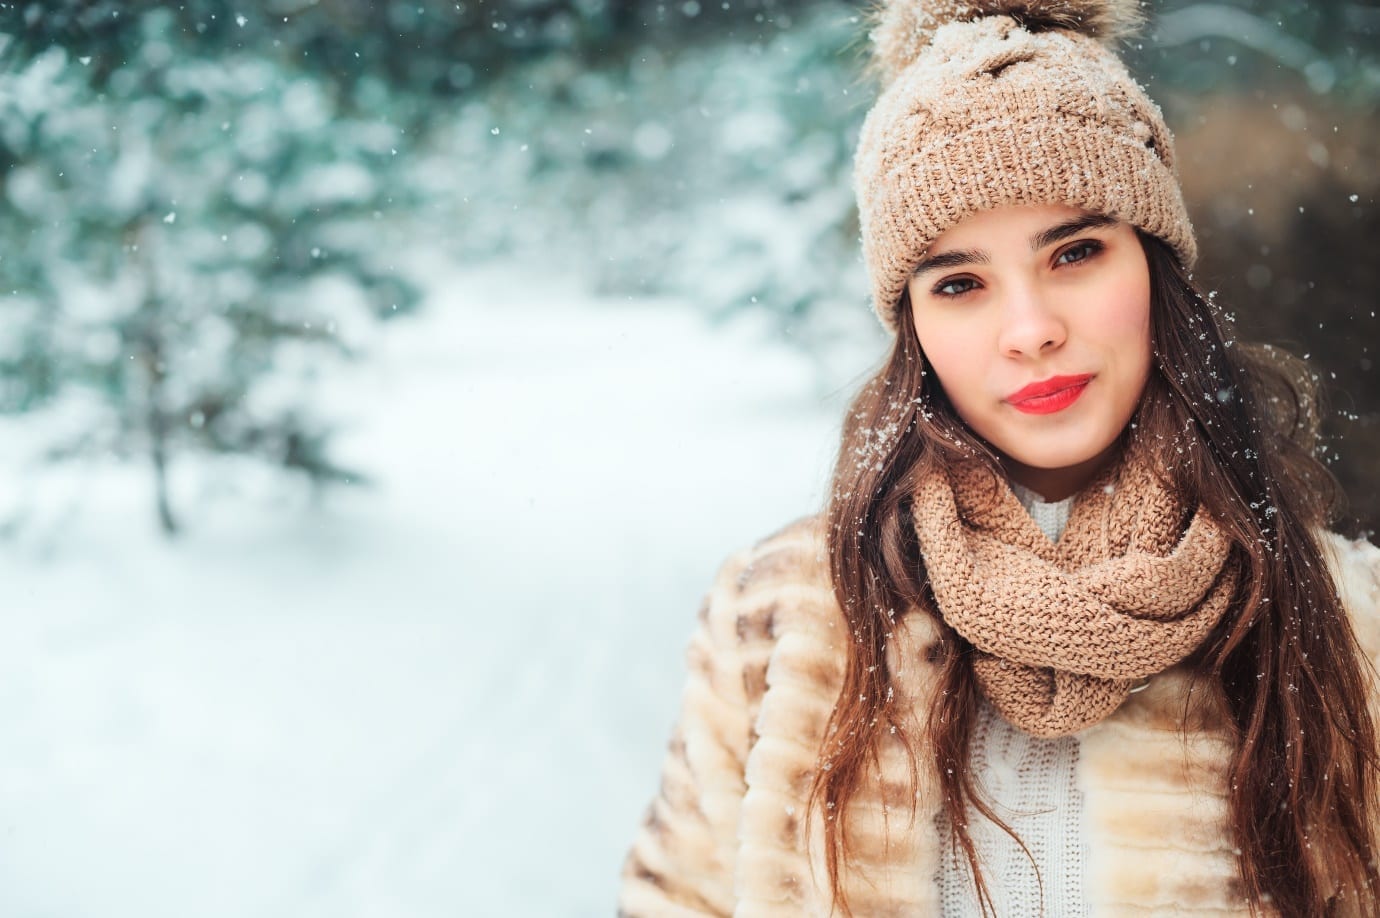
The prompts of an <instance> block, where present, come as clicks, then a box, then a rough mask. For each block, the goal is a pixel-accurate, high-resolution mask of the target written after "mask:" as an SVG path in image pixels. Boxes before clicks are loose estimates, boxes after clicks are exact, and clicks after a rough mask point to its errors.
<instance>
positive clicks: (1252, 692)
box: [620, 0, 1380, 916]
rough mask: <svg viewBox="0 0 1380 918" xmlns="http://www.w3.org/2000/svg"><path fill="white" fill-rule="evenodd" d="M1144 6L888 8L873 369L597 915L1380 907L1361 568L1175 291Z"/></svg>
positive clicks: (1261, 411) (715, 619)
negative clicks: (809, 508) (830, 484)
mask: <svg viewBox="0 0 1380 918" xmlns="http://www.w3.org/2000/svg"><path fill="white" fill-rule="evenodd" d="M1134 9H1135V4H1134V3H1133V2H1108V0H1104V2H1093V0H944V2H940V0H932V2H929V3H927V4H924V3H911V4H900V3H896V4H893V5H891V6H889V7H884V8H882V9H881V10H879V11H878V13H877V14H876V21H875V23H874V25H875V29H874V30H873V32H872V38H873V41H874V51H875V57H876V64H877V70H878V72H879V73H880V75H881V77H882V80H883V83H884V91H883V92H882V94H881V96H880V98H879V99H878V101H877V103H876V105H875V107H874V108H873V109H872V111H870V112H869V114H868V117H867V119H866V121H865V123H864V125H863V129H862V135H861V138H860V141H859V146H858V152H857V158H856V163H855V169H856V186H857V192H858V204H859V212H860V215H861V223H862V233H863V253H864V257H865V260H866V262H867V266H868V271H869V275H870V278H871V281H872V285H873V291H872V296H873V304H874V307H875V308H876V309H877V312H878V314H879V316H880V317H881V319H882V321H883V323H884V324H885V325H886V326H887V328H888V329H889V330H891V331H892V332H894V333H895V336H896V337H895V343H894V347H893V349H892V352H891V355H890V357H889V359H888V361H887V362H886V365H885V366H884V367H883V369H882V370H881V371H880V372H879V373H878V374H877V375H876V377H875V378H874V379H872V380H871V381H870V382H869V383H868V384H867V385H866V386H865V387H864V389H863V391H862V393H861V394H860V395H859V396H858V398H857V399H856V401H855V402H854V404H853V406H852V407H851V409H850V412H849V415H848V417H847V419H846V423H845V425H844V433H843V442H842V445H841V448H840V453H839V460H838V463H837V466H836V470H835V477H834V490H833V495H832V498H831V500H830V503H829V506H828V508H827V510H826V511H825V512H824V513H823V514H821V515H820V516H819V517H817V518H811V519H806V520H802V521H800V522H798V523H796V524H793V525H791V526H789V527H787V528H786V529H784V530H782V531H781V532H779V533H777V534H775V535H773V536H771V537H769V538H767V539H766V540H764V541H762V542H760V543H758V544H757V545H756V546H753V547H752V548H751V549H749V550H747V551H745V552H743V553H741V554H739V555H738V556H736V557H735V558H733V559H731V560H730V561H729V562H728V563H727V564H726V565H725V567H724V569H723V570H722V572H721V573H720V575H719V577H718V579H717V581H716V583H715V585H714V587H713V589H712V590H711V592H710V594H709V596H708V598H707V601H706V603H705V605H704V606H703V608H702V609H701V612H700V626H699V629H698V631H697V633H696V636H695V638H694V641H693V643H692V645H691V648H690V652H689V663H690V679H689V682H688V684H687V687H686V692H685V698H684V707H683V710H682V712H681V717H680V720H679V723H678V726H677V729H676V732H675V734H674V736H673V738H672V741H671V747H670V753H669V755H668V756H667V759H666V764H665V767H664V771H663V778H662V786H661V792H660V794H659V795H658V797H657V798H656V799H655V800H654V801H653V803H652V805H651V807H650V808H649V810H648V813H647V817H646V820H645V821H644V825H643V828H642V830H641V832H640V833H639V835H638V837H637V839H636V841H635V843H634V845H633V848H632V851H631V852H630V854H629V856H628V858H627V861H626V864H625V867H624V874H623V876H624V885H623V890H622V895H621V897H620V910H621V913H622V914H625V915H629V916H642V915H690V914H713V915H729V914H732V915H738V916H743V915H826V914H830V913H832V912H834V911H838V912H839V913H841V914H845V915H849V914H851V915H859V916H893V915H894V916H901V915H906V916H913V915H945V916H948V915H977V914H993V915H1002V916H1006V915H1021V916H1023V915H1033V914H1045V915H1050V916H1054V915H1112V914H1114V915H1155V914H1161V915H1171V914H1172V915H1178V914H1192V913H1212V914H1242V915H1246V914H1253V913H1254V914H1277V915H1284V916H1317V915H1328V914H1344V915H1377V914H1380V898H1377V893H1378V892H1380V876H1377V869H1376V863H1375V862H1376V853H1377V852H1376V837H1375V829H1376V825H1377V821H1378V820H1380V808H1378V806H1377V801H1376V787H1377V781H1376V777H1377V773H1376V769H1377V754H1376V731H1375V726H1374V723H1373V720H1372V715H1371V707H1370V706H1371V705H1372V704H1373V703H1374V702H1375V699H1376V692H1375V689H1374V685H1373V683H1372V681H1371V680H1372V679H1373V678H1374V669H1373V664H1372V660H1373V659H1374V657H1375V655H1376V653H1377V652H1378V651H1380V610H1378V609H1377V607H1378V606H1380V550H1377V549H1376V548H1375V547H1374V546H1371V545H1369V544H1368V543H1365V542H1356V543H1352V542H1348V541H1347V540H1345V539H1343V538H1341V537H1339V536H1336V535H1333V534H1330V533H1328V532H1327V531H1326V530H1325V528H1324V526H1325V524H1326V521H1327V518H1328V514H1329V512H1330V509H1331V501H1332V496H1333V494H1332V489H1331V479H1330V477H1329V476H1328V474H1327V472H1326V470H1325V469H1324V468H1323V467H1322V466H1321V465H1320V464H1319V463H1318V462H1317V461H1316V460H1315V459H1314V458H1313V451H1312V446H1313V440H1314V438H1315V435H1316V426H1315V422H1316V418H1315V413H1314V412H1313V411H1312V410H1311V408H1312V405H1313V401H1312V396H1311V393H1309V392H1308V391H1307V390H1306V389H1305V388H1304V382H1303V381H1304V380H1306V378H1307V377H1306V374H1303V373H1301V372H1299V367H1298V365H1297V364H1296V363H1295V362H1294V361H1292V360H1290V359H1286V358H1284V357H1283V356H1282V355H1279V354H1277V353H1275V352H1271V351H1269V349H1259V350H1254V349H1250V348H1248V347H1246V346H1244V345H1240V344H1235V345H1234V343H1233V342H1232V341H1231V340H1230V338H1228V337H1225V336H1224V332H1223V328H1222V326H1221V325H1220V323H1219V320H1218V318H1217V313H1216V311H1215V310H1214V309H1213V308H1212V307H1211V305H1210V304H1209V302H1208V300H1207V298H1206V297H1204V296H1202V295H1201V293H1200V291H1199V290H1198V289H1197V288H1196V287H1195V286H1194V284H1193V282H1192V280H1191V278H1190V276H1189V274H1188V269H1189V267H1190V266H1191V265H1192V263H1193V261H1194V259H1195V257H1196V244H1195V240H1194V237H1193V231H1192V228H1191V226H1190V224H1189V221H1188V217H1187V214H1186V212H1185V210H1184V205H1183V200H1182V196H1181V194H1180V191H1179V187H1178V182H1177V178H1176V174H1175V171H1174V170H1175V165H1174V158H1173V157H1174V154H1173V146H1172V140H1171V138H1170V135H1169V133H1168V131H1167V129H1166V128H1165V125H1164V122H1163V119H1162V117H1161V114H1160V112H1159V110H1158V108H1157V107H1156V106H1155V105H1154V103H1153V102H1151V101H1150V100H1149V99H1148V98H1147V97H1146V96H1145V95H1144V93H1143V91H1142V90H1141V88H1140V87H1139V86H1138V85H1137V84H1136V83H1135V81H1134V80H1133V79H1131V77H1130V76H1129V75H1128V74H1127V72H1126V70H1125V68H1124V65H1123V64H1122V63H1121V62H1120V60H1119V59H1118V58H1117V57H1116V55H1115V53H1114V52H1113V51H1112V50H1111V48H1110V43H1111V42H1112V41H1113V40H1114V39H1116V38H1118V37H1120V36H1122V35H1124V34H1126V33H1127V31H1128V30H1129V29H1130V27H1132V26H1133V25H1134V22H1133V21H1132V13H1133V12H1134Z"/></svg>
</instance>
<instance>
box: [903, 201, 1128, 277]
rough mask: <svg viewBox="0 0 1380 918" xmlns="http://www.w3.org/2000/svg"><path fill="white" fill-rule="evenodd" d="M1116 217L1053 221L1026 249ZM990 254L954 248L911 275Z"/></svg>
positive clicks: (982, 260)
mask: <svg viewBox="0 0 1380 918" xmlns="http://www.w3.org/2000/svg"><path fill="white" fill-rule="evenodd" d="M1117 222H1118V221H1117V220H1116V218H1114V217H1108V216H1106V215H1105V214H1086V215H1084V216H1081V217H1074V218H1073V219H1071V220H1065V221H1064V222H1063V223H1056V224H1055V225H1054V226H1051V227H1048V228H1046V229H1042V230H1040V231H1039V232H1038V233H1036V234H1035V235H1034V236H1031V237H1030V251H1032V252H1038V251H1039V250H1040V249H1043V248H1044V247H1045V246H1049V245H1053V244H1054V243H1056V242H1062V241H1064V240H1065V239H1068V238H1069V237H1070V236H1077V235H1078V234H1079V233H1081V232H1083V231H1084V230H1089V229H1100V228H1102V227H1107V226H1116V224H1117ZM991 263H992V259H991V257H990V256H989V255H988V254H987V253H986V252H985V251H983V250H982V249H957V250H955V251H953V252H945V253H943V254H942V255H932V256H930V257H928V258H926V259H924V260H923V261H921V262H920V264H919V265H917V266H916V268H915V271H913V272H912V273H911V277H919V276H920V275H921V274H924V273H925V272H927V271H941V270H944V269H946V268H957V267H960V266H962V265H986V264H991Z"/></svg>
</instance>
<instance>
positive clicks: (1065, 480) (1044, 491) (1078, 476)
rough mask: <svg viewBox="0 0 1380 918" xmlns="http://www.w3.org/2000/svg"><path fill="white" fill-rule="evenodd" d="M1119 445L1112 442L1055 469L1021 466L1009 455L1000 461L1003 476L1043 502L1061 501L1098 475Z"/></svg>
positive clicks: (1112, 457)
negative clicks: (1088, 455)
mask: <svg viewBox="0 0 1380 918" xmlns="http://www.w3.org/2000/svg"><path fill="white" fill-rule="evenodd" d="M1118 446H1119V444H1117V443H1113V444H1112V445H1111V446H1109V447H1107V448H1106V449H1104V450H1103V451H1102V452H1100V453H1098V454H1097V455H1096V456H1093V457H1092V458H1091V459H1087V460H1084V461H1083V462H1080V463H1078V464H1077V465H1070V466H1064V467H1063V468H1057V469H1042V468H1038V467H1036V466H1033V465H1024V464H1022V463H1020V462H1017V461H1016V460H1015V459H1012V458H1010V457H1009V456H1006V457H1003V458H1002V467H1003V468H1004V469H1005V470H1006V475H1007V477H1008V478H1010V479H1011V480H1012V481H1014V482H1016V483H1017V484H1019V485H1021V486H1023V487H1026V488H1029V489H1030V490H1032V491H1034V492H1035V493H1036V494H1038V495H1040V497H1042V498H1043V499H1045V500H1046V501H1051V502H1053V501H1061V500H1063V499H1064V498H1066V497H1070V496H1072V495H1074V494H1077V493H1078V492H1079V491H1081V490H1083V488H1085V487H1086V486H1087V484H1088V482H1090V481H1092V480H1093V479H1094V478H1096V477H1097V474H1098V473H1099V472H1101V471H1102V470H1103V469H1104V468H1106V467H1107V466H1108V465H1110V464H1111V462H1112V460H1113V459H1115V458H1116V455H1117V449H1118Z"/></svg>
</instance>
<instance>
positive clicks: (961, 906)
mask: <svg viewBox="0 0 1380 918" xmlns="http://www.w3.org/2000/svg"><path fill="white" fill-rule="evenodd" d="M1013 490H1014V491H1015V492H1016V496H1017V497H1018V498H1019V499H1020V501H1021V504H1022V506H1024V507H1025V508H1026V510H1028V511H1029V512H1030V515H1031V516H1032V517H1033V518H1034V520H1035V522H1036V523H1037V524H1038V525H1039V527H1040V529H1041V530H1042V531H1043V532H1044V534H1045V535H1046V536H1048V537H1049V539H1050V540H1051V541H1057V540H1058V539H1059V536H1060V535H1061V534H1062V533H1063V531H1064V526H1065V525H1066V524H1067V523H1068V518H1069V510H1070V508H1071V507H1072V505H1073V498H1072V497H1070V498H1067V499H1065V500H1062V501H1055V502H1048V501H1045V500H1043V499H1041V497H1040V495H1038V494H1036V493H1035V492H1034V491H1030V490H1028V489H1026V488H1023V487H1021V486H1020V485H1013ZM1078 746H1079V743H1078V738H1077V737H1076V736H1066V737H1059V738H1057V739H1041V738H1039V737H1034V736H1031V735H1030V734H1028V733H1025V732H1024V731H1022V730H1019V729H1017V728H1016V727H1013V726H1012V725H1011V724H1010V723H1008V722H1007V721H1006V719H1005V718H1003V717H1002V716H1001V715H1000V714H998V713H997V712H996V709H995V708H993V707H992V706H991V705H990V704H989V703H988V702H987V701H986V700H985V699H984V700H983V702H982V705H981V707H980V709H979V713H978V721H977V724H976V728H975V730H974V733H973V748H972V766H973V768H974V769H975V771H976V774H977V777H978V780H979V783H980V785H981V787H982V788H983V789H984V790H985V791H986V794H987V798H988V800H989V801H990V802H992V803H993V804H995V806H994V809H995V810H996V812H997V815H999V816H1001V818H1002V820H1003V821H1004V822H1005V823H1006V824H1007V825H1009V826H1010V827H1011V828H1012V829H1013V830H1014V831H1015V832H1016V834H1017V835H1018V836H1020V839H1021V841H1022V842H1024V843H1025V845H1026V847H1027V848H1028V849H1029V850H1030V856H1029V857H1028V856H1027V855H1026V853H1025V851H1023V850H1021V847H1020V845H1018V844H1017V843H1016V841H1015V840H1014V839H1013V838H1011V836H1009V835H1007V834H1006V833H1005V832H1003V831H1002V830H1001V829H999V828H998V827H997V826H996V825H994V824H993V823H992V822H991V821H990V820H988V819H987V818H986V817H984V816H983V815H982V814H981V813H979V812H977V811H976V810H975V809H971V808H970V810H969V815H968V832H969V834H970V835H971V836H972V839H973V843H974V845H975V846H976V847H977V851H978V856H979V858H980V859H981V861H982V870H983V879H984V881H985V882H986V884H987V890H988V892H989V893H990V894H991V896H992V899H993V903H994V904H995V905H996V913H997V914H998V915H1000V916H1006V915H1030V916H1036V915H1042V914H1043V915H1044V916H1045V918H1069V916H1073V918H1083V916H1086V915H1087V914H1088V909H1087V907H1086V904H1085V903H1084V900H1083V853H1084V850H1085V847H1086V842H1085V839H1086V833H1085V831H1084V827H1083V795H1082V793H1081V792H1080V791H1079V790H1078V788H1077V785H1076V783H1075V779H1074V770H1075V766H1076V765H1077V764H1078ZM938 828H939V831H940V833H941V835H940V837H941V838H945V839H947V838H949V833H950V826H949V824H948V821H947V820H946V819H945V818H944V816H943V811H942V810H941V811H940V818H939V825H938ZM944 851H945V853H944V857H942V858H941V861H940V875H939V885H940V892H941V896H942V901H943V907H944V916H945V918H976V916H981V915H982V909H981V908H980V907H979V905H978V898H977V890H976V888H975V887H974V885H973V880H972V873H971V871H970V870H969V868H968V861H967V858H966V857H964V855H963V852H962V850H961V849H960V850H957V851H955V850H951V849H950V848H948V847H946V848H945V849H944ZM1032 857H1033V858H1034V864H1032V863H1031V858H1032ZM1037 865H1038V870H1039V874H1038V878H1037V875H1036V867H1037ZM1041 883H1043V887H1044V896H1043V908H1042V907H1041Z"/></svg>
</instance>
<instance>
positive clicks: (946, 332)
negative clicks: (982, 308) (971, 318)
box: [915, 315, 981, 400]
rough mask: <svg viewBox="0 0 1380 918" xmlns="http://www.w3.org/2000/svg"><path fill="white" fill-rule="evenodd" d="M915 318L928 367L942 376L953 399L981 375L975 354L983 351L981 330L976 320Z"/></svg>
mask: <svg viewBox="0 0 1380 918" xmlns="http://www.w3.org/2000/svg"><path fill="white" fill-rule="evenodd" d="M915 319H916V321H915V336H916V338H917V340H919V342H920V349H921V350H922V351H924V352H925V361H926V363H927V364H928V367H927V369H928V370H929V371H930V372H932V373H934V375H935V376H937V377H939V382H940V385H942V386H943V387H944V390H945V391H946V392H948V393H949V397H950V399H951V400H952V399H953V397H954V395H955V394H959V396H960V398H961V397H962V393H966V392H967V391H968V390H969V389H970V388H971V387H972V383H973V380H975V379H977V378H979V377H980V376H981V367H980V366H979V361H978V359H977V357H976V355H977V354H978V353H980V352H981V351H980V348H979V347H978V341H979V338H980V334H979V332H978V329H976V328H975V327H974V325H975V323H971V322H966V323H947V322H943V321H927V320H926V319H925V318H923V317H921V316H919V315H917V316H916V317H915Z"/></svg>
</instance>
